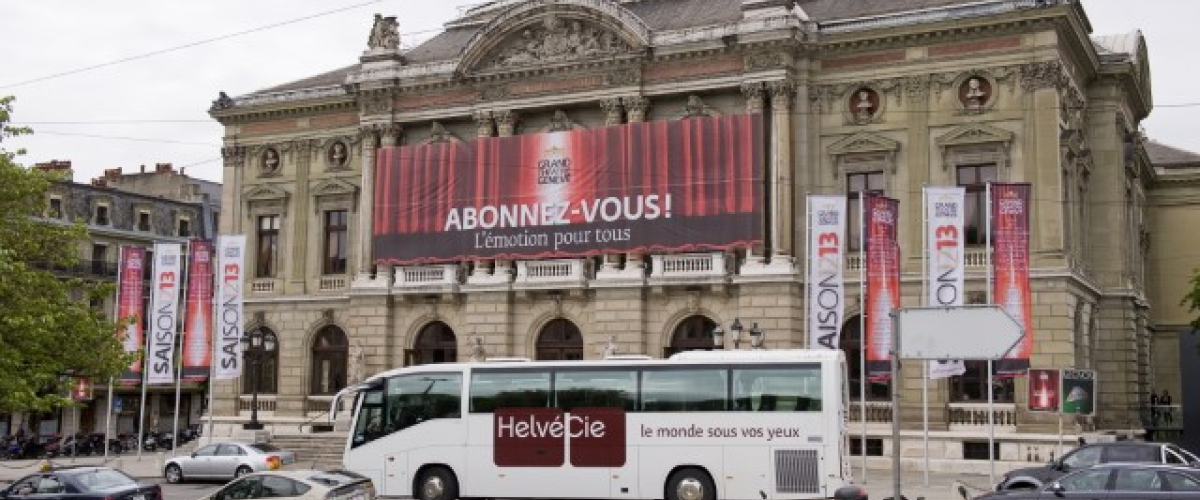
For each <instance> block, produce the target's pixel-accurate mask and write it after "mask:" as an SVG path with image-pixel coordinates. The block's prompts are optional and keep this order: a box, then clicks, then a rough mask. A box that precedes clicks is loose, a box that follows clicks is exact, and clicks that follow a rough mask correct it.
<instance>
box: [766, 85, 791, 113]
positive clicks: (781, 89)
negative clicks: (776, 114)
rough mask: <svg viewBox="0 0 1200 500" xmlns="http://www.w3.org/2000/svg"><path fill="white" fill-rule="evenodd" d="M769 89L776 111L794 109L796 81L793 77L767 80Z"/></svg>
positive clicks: (772, 104)
mask: <svg viewBox="0 0 1200 500" xmlns="http://www.w3.org/2000/svg"><path fill="white" fill-rule="evenodd" d="M767 91H768V92H770V93H771V107H772V108H774V109H775V110H776V111H787V110H790V109H792V98H793V97H795V95H796V81H795V80H792V79H791V78H785V79H783V80H775V81H770V82H767Z"/></svg>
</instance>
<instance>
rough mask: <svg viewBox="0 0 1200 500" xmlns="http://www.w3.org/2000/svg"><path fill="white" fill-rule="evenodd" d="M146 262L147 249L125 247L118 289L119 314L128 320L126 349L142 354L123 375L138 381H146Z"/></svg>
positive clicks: (127, 380)
mask: <svg viewBox="0 0 1200 500" xmlns="http://www.w3.org/2000/svg"><path fill="white" fill-rule="evenodd" d="M145 265H146V249H145V248H139V247H121V262H120V266H121V267H120V271H119V272H120V273H121V280H120V281H121V282H120V284H119V286H118V289H117V317H118V318H120V319H122V320H126V321H128V323H127V324H126V325H125V329H124V331H123V332H122V334H121V343H122V344H124V346H125V352H135V353H139V355H138V359H137V360H135V361H134V362H133V363H132V364H130V365H129V369H127V370H125V373H123V374H121V382H122V383H126V384H130V383H132V384H137V383H141V381H142V359H141V354H140V353H141V351H142V347H143V346H144V344H145V338H143V337H142V314H143V313H142V307H143V306H142V300H143V297H142V296H143V283H142V282H143V278H144V276H143V275H142V269H143V267H144V266H145Z"/></svg>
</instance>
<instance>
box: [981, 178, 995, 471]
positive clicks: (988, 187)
mask: <svg viewBox="0 0 1200 500" xmlns="http://www.w3.org/2000/svg"><path fill="white" fill-rule="evenodd" d="M983 199H984V206H985V207H986V208H987V217H986V218H985V219H984V221H985V222H984V238H986V240H985V241H986V243H985V244H984V248H986V249H987V251H986V252H985V253H984V255H986V256H987V303H988V304H989V305H991V304H993V302H992V300H993V299H994V298H995V297H993V294H992V278H993V276H992V183H991V182H990V181H989V182H988V183H987V184H985V185H984V198H983ZM986 380H987V389H988V390H987V396H988V409H987V413H988V480H989V481H990V484H996V457H995V456H993V455H994V452H995V447H996V421H995V418H996V413H995V412H996V408H995V401H994V399H995V398H994V395H993V394H992V384H993V383H994V381H993V380H992V360H991V359H990V358H989V359H988V361H987V378H986Z"/></svg>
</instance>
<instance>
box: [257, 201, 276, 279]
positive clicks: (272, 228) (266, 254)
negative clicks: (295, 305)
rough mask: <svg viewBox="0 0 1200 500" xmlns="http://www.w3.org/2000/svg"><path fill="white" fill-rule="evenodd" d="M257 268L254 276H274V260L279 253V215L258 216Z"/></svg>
mask: <svg viewBox="0 0 1200 500" xmlns="http://www.w3.org/2000/svg"><path fill="white" fill-rule="evenodd" d="M257 248H258V261H257V264H258V268H257V269H256V270H255V271H256V274H255V276H257V277H259V278H273V277H275V261H276V257H277V255H278V253H279V216H278V215H265V216H262V217H259V218H258V247H257Z"/></svg>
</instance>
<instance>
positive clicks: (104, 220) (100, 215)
mask: <svg viewBox="0 0 1200 500" xmlns="http://www.w3.org/2000/svg"><path fill="white" fill-rule="evenodd" d="M92 222H93V223H94V224H96V225H97V226H107V225H108V223H109V220H108V206H107V205H96V215H95V217H94V218H93V220H92Z"/></svg>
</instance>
